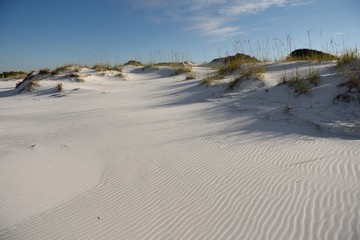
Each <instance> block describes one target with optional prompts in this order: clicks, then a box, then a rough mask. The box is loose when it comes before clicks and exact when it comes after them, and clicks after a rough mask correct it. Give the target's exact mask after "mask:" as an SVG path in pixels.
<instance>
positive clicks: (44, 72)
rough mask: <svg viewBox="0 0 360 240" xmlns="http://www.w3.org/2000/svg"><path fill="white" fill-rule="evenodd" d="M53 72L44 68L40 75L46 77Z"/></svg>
mask: <svg viewBox="0 0 360 240" xmlns="http://www.w3.org/2000/svg"><path fill="white" fill-rule="evenodd" d="M50 73H51V70H50V69H49V68H43V69H41V70H40V71H39V74H41V75H46V74H50Z"/></svg>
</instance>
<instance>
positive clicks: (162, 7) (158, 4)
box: [0, 0, 360, 72]
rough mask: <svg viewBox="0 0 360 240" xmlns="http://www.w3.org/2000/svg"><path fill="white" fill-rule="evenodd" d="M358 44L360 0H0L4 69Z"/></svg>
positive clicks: (0, 46) (197, 57) (283, 51)
mask: <svg viewBox="0 0 360 240" xmlns="http://www.w3.org/2000/svg"><path fill="white" fill-rule="evenodd" d="M289 43H290V44H289ZM359 43H360V1H359V0H341V1H340V0H184V1H180V0H87V1H79V0H61V1H56V0H54V1H49V0H32V1H30V0H0V72H1V71H9V70H25V71H29V70H36V69H40V68H44V67H49V68H55V67H57V66H60V65H63V64H66V63H79V64H90V65H91V64H94V63H110V64H115V63H124V62H125V61H127V60H131V59H137V60H141V61H143V62H149V61H171V60H174V58H177V57H178V56H179V57H180V60H182V59H189V60H193V61H195V62H198V63H201V62H204V61H210V60H212V59H213V58H216V57H219V56H224V55H226V54H233V53H234V52H235V51H239V52H245V53H248V54H252V55H260V56H258V57H268V56H269V57H274V56H275V57H279V56H281V55H284V54H287V53H288V52H287V51H289V50H290V49H292V50H294V48H302V47H311V48H315V49H319V50H331V51H341V50H342V49H343V48H344V47H347V48H354V47H359ZM289 45H291V47H290V46H289Z"/></svg>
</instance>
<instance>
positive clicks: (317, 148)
mask: <svg viewBox="0 0 360 240" xmlns="http://www.w3.org/2000/svg"><path fill="white" fill-rule="evenodd" d="M295 65H296V66H293V65H290V64H288V65H284V64H273V65H270V66H268V67H267V69H268V71H267V73H266V74H265V77H264V78H265V86H263V87H262V88H261V87H260V88H259V85H258V84H255V85H254V84H252V83H244V86H245V87H240V89H238V90H236V91H234V92H226V91H225V90H224V88H223V87H212V88H207V87H205V86H199V79H201V78H202V76H203V75H204V74H207V73H208V72H209V71H211V70H208V69H205V68H194V71H195V72H196V74H197V76H198V78H197V79H196V80H186V81H184V78H185V77H184V75H180V76H174V77H172V76H170V74H171V71H169V70H166V69H160V70H156V71H155V70H151V69H147V70H145V71H142V70H141V68H133V67H127V68H125V69H124V71H125V75H126V79H127V80H126V81H123V80H120V79H118V78H115V77H111V76H107V77H102V76H100V75H99V74H96V73H94V72H92V71H90V70H86V69H84V70H83V71H82V72H81V75H82V76H83V78H84V79H85V82H84V83H75V82H71V81H69V80H68V79H63V80H61V81H62V82H63V87H64V95H65V96H63V97H55V96H52V94H53V93H54V90H51V89H53V88H54V87H55V86H56V84H57V83H58V82H59V81H60V80H59V81H54V80H47V81H43V82H42V83H41V84H42V87H41V88H40V89H37V90H36V91H35V92H32V93H24V94H14V91H13V90H12V89H13V87H14V85H15V82H14V81H0V91H1V92H0V239H17V240H18V239H36V240H39V239H156V240H158V239H276V240H279V239H360V147H359V146H360V140H359V139H360V131H359V128H360V124H359V122H360V121H359V119H360V117H359V114H360V111H359V105H356V104H353V103H350V104H342V103H340V104H333V103H332V98H333V97H334V94H336V93H337V91H338V89H337V88H336V85H337V83H338V77H337V76H336V74H333V71H331V70H330V69H329V66H330V65H331V64H317V65H316V66H314V67H315V68H319V69H320V70H321V74H322V84H321V85H320V86H319V87H317V88H314V89H313V90H312V92H311V94H310V96H298V97H296V96H295V94H294V93H292V92H291V91H290V88H288V87H286V86H280V87H274V85H276V84H277V81H278V79H279V75H280V74H281V71H284V69H286V71H289V73H291V71H292V69H294V68H295V67H296V68H297V69H299V70H300V71H301V69H302V67H303V68H304V69H303V70H305V69H306V65H303V66H302V65H301V63H298V64H295ZM76 88H79V89H76ZM74 89H76V90H74ZM265 89H269V91H268V92H265ZM289 101H290V102H291V105H292V110H291V112H290V113H286V112H284V111H283V108H284V105H286V104H289ZM339 113H341V114H339Z"/></svg>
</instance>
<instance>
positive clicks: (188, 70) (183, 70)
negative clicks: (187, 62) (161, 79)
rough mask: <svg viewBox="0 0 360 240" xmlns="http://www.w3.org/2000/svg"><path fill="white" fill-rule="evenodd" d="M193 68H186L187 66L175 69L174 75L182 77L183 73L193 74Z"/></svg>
mask: <svg viewBox="0 0 360 240" xmlns="http://www.w3.org/2000/svg"><path fill="white" fill-rule="evenodd" d="M191 70H192V68H191V67H186V66H183V65H181V66H178V67H176V68H175V73H174V75H180V74H183V73H191Z"/></svg>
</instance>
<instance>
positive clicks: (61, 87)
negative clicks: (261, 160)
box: [56, 83, 63, 92]
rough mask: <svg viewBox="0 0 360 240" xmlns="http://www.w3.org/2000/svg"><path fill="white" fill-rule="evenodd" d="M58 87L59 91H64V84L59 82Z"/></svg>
mask: <svg viewBox="0 0 360 240" xmlns="http://www.w3.org/2000/svg"><path fill="white" fill-rule="evenodd" d="M56 89H57V91H58V92H62V91H63V84H62V83H58V85H57V86H56Z"/></svg>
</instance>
